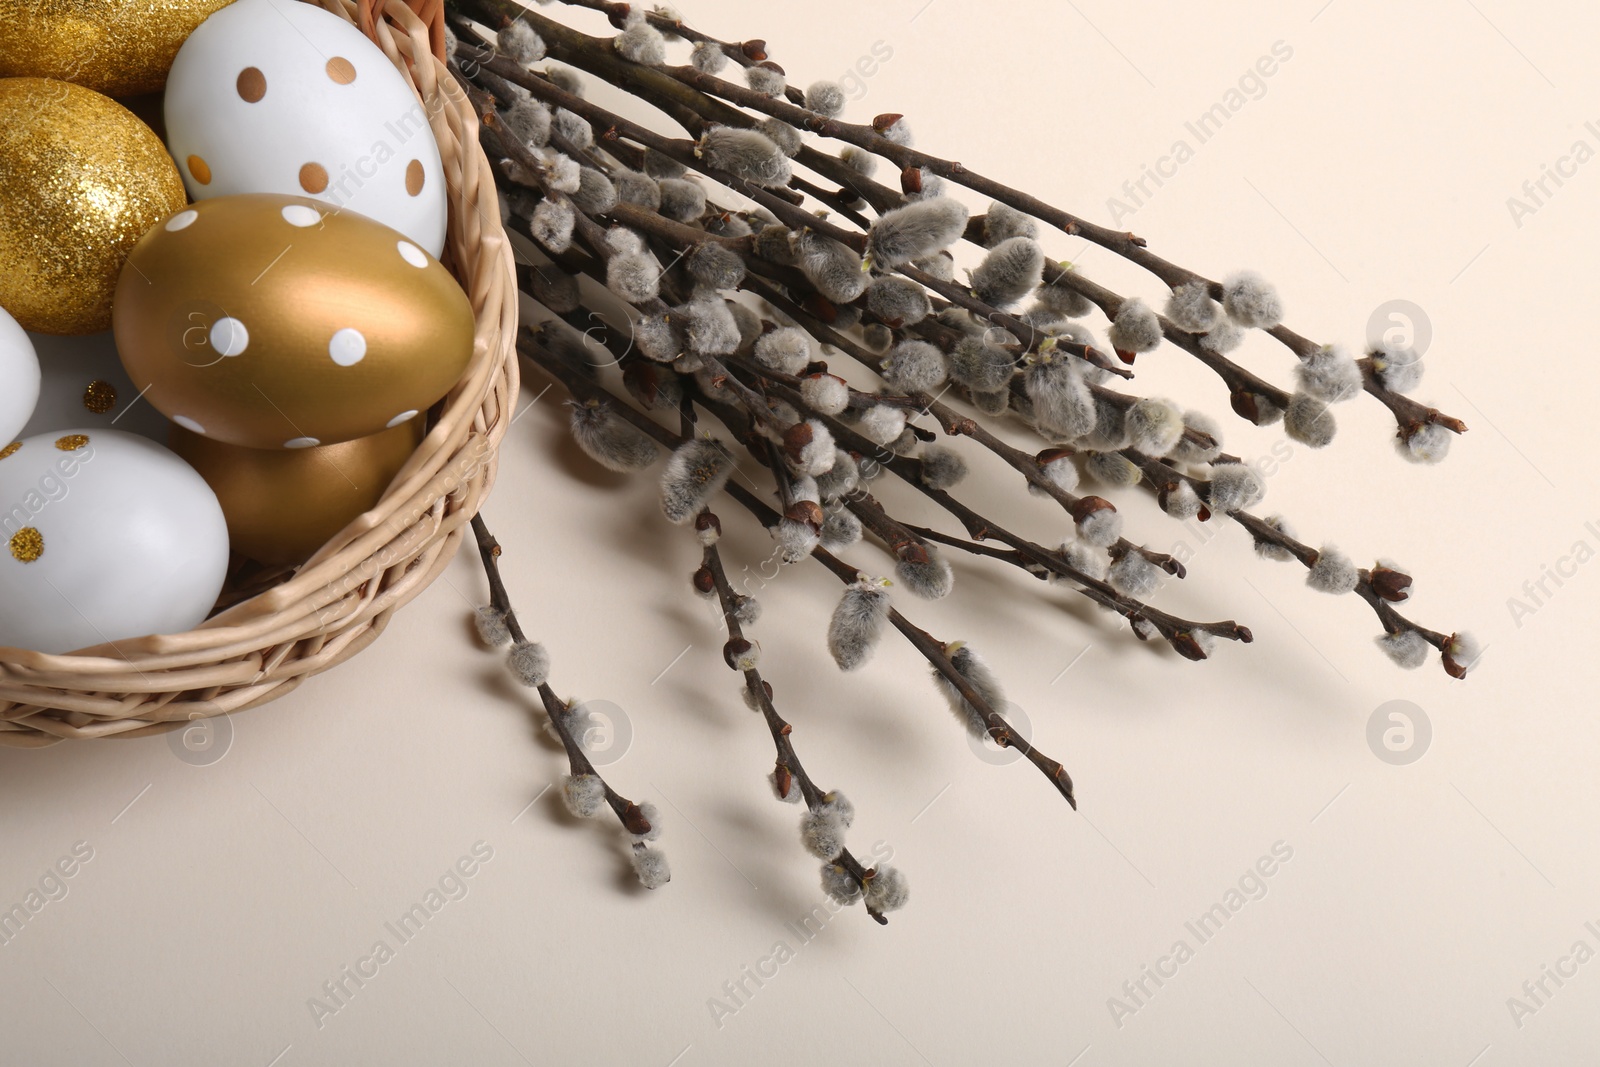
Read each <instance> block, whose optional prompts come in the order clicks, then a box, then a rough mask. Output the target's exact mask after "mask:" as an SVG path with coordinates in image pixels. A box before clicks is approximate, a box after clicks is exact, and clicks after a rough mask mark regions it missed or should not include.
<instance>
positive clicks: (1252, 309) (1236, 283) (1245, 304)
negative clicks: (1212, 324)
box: [1222, 270, 1283, 330]
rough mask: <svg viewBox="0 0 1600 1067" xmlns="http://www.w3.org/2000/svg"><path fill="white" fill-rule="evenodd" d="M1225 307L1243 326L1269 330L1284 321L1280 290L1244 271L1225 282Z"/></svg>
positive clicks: (1223, 296)
mask: <svg viewBox="0 0 1600 1067" xmlns="http://www.w3.org/2000/svg"><path fill="white" fill-rule="evenodd" d="M1222 306H1223V308H1224V309H1225V310H1226V311H1227V312H1228V317H1229V318H1231V319H1232V320H1233V321H1234V322H1237V323H1238V324H1239V325H1240V326H1244V327H1255V328H1257V329H1262V330H1270V329H1272V328H1273V327H1274V326H1276V325H1278V323H1280V322H1282V321H1283V301H1282V300H1280V299H1279V298H1278V291H1277V290H1276V289H1274V288H1273V287H1272V286H1271V285H1270V284H1269V283H1268V282H1267V281H1266V279H1264V278H1262V277H1261V275H1259V274H1257V273H1255V272H1254V271H1248V270H1242V271H1239V272H1238V273H1237V274H1234V275H1232V276H1230V277H1228V278H1226V279H1225V280H1224V281H1223V283H1222Z"/></svg>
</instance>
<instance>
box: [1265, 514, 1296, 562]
mask: <svg viewBox="0 0 1600 1067" xmlns="http://www.w3.org/2000/svg"><path fill="white" fill-rule="evenodd" d="M1261 521H1262V522H1264V523H1266V524H1267V525H1268V526H1270V527H1272V528H1273V529H1274V530H1277V531H1278V532H1279V533H1281V534H1283V535H1284V536H1285V537H1293V536H1294V531H1292V530H1290V529H1289V523H1288V522H1287V521H1286V520H1285V519H1284V518H1283V516H1282V515H1268V516H1267V517H1266V518H1264V519H1262V520H1261ZM1256 555H1258V556H1260V557H1261V558H1262V559H1275V560H1277V561H1279V562H1280V563H1288V562H1291V561H1292V560H1294V558H1295V555H1294V553H1293V552H1290V551H1289V550H1288V549H1287V548H1284V547H1283V546H1282V545H1280V544H1276V543H1274V542H1272V541H1267V540H1264V539H1262V538H1259V537H1258V538H1256Z"/></svg>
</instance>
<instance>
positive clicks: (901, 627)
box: [517, 331, 1078, 809]
mask: <svg viewBox="0 0 1600 1067" xmlns="http://www.w3.org/2000/svg"><path fill="white" fill-rule="evenodd" d="M517 348H518V351H519V352H521V353H522V354H523V355H524V356H526V357H528V358H529V359H530V360H532V361H533V362H534V363H535V364H536V365H537V366H539V367H541V368H543V369H544V370H545V371H546V372H548V373H549V374H551V375H552V376H553V377H555V378H556V379H557V380H559V381H561V382H562V383H563V384H564V385H565V386H566V387H567V389H568V390H569V391H570V392H572V393H573V395H574V396H577V397H579V398H581V399H588V398H591V397H592V398H595V399H600V400H604V401H605V402H607V403H608V404H610V405H611V406H612V409H613V410H614V411H615V412H616V413H617V414H618V415H619V416H620V417H622V418H624V419H626V420H627V421H628V422H629V423H631V424H632V425H633V426H635V427H636V428H638V429H639V430H641V431H643V432H644V433H645V434H647V435H648V436H650V437H651V438H652V439H654V440H655V441H656V442H657V443H658V444H660V445H662V446H663V447H665V448H667V449H669V450H670V449H675V448H678V447H679V446H681V445H683V444H684V443H685V442H686V441H687V440H688V438H686V437H684V436H682V435H680V434H675V433H673V432H672V431H670V430H668V429H666V428H665V427H663V426H661V425H660V424H659V423H657V422H656V421H655V420H653V419H650V418H648V417H646V416H645V415H643V414H642V413H640V412H639V411H637V410H635V409H634V408H633V406H632V405H630V404H627V403H625V402H624V401H622V400H621V399H620V398H619V397H617V396H616V395H615V394H614V393H612V392H611V391H610V390H609V389H607V388H606V387H605V386H603V385H601V384H600V383H599V382H598V381H596V380H595V379H594V378H593V376H592V373H591V371H590V369H588V368H583V369H580V368H577V367H574V366H572V365H570V364H569V363H568V362H566V361H564V360H563V359H562V358H561V356H560V355H558V354H557V353H556V352H555V351H554V350H552V349H550V348H547V347H545V346H544V345H543V344H541V343H540V342H539V341H538V340H537V339H536V338H535V337H534V336H533V335H532V333H531V332H528V331H524V334H523V336H522V338H520V339H519V342H518V345H517ZM758 459H759V456H758ZM723 492H725V493H727V494H728V495H729V496H730V497H732V498H733V500H735V501H736V502H737V503H738V504H739V505H740V506H741V507H743V508H744V509H745V510H746V511H748V512H750V513H751V515H753V516H754V517H755V519H756V521H757V522H759V523H761V525H762V526H763V527H764V528H767V529H771V528H773V527H775V526H777V524H778V523H779V522H780V521H781V519H782V516H781V515H779V514H778V512H776V511H775V510H773V509H772V508H771V507H770V506H768V505H767V504H766V503H764V502H763V501H762V500H761V499H760V498H758V497H757V496H756V495H755V494H754V493H752V492H750V491H749V490H748V489H746V488H744V487H743V486H741V485H739V484H737V483H736V482H729V483H728V484H727V485H726V486H725V487H724V489H723ZM811 558H812V559H813V560H816V561H817V562H818V563H820V564H822V565H823V566H824V567H826V568H827V569H828V571H829V572H830V573H832V574H833V576H834V577H835V578H837V579H839V581H840V582H842V583H844V584H845V585H849V584H850V583H852V582H855V581H858V580H860V579H861V578H862V577H864V576H865V575H864V573H863V572H861V571H859V570H857V569H856V568H855V567H852V566H850V565H849V564H848V563H845V562H843V561H842V560H840V559H838V558H837V557H836V556H834V555H833V554H832V553H830V552H829V551H828V550H827V549H825V548H822V547H821V546H820V545H819V546H817V547H815V548H813V549H812V550H811ZM889 622H890V623H891V624H892V625H893V626H894V628H895V629H896V630H897V631H898V632H899V633H900V635H901V636H902V637H904V638H905V639H906V641H907V642H908V643H910V644H911V646H912V647H913V648H915V649H916V650H917V651H918V652H919V653H920V654H921V655H922V657H923V659H925V660H927V662H928V664H929V666H931V667H932V668H933V669H934V670H935V671H936V672H937V673H938V674H939V676H940V677H942V678H943V679H944V680H945V681H947V682H949V683H950V685H951V687H952V688H953V689H955V690H956V692H957V693H959V694H960V695H961V697H962V698H963V699H964V700H966V701H967V703H969V704H970V705H972V707H973V708H974V709H976V710H977V712H978V715H979V717H980V718H981V719H982V720H983V721H984V723H986V724H987V727H988V730H989V736H990V737H991V738H992V739H993V740H994V741H995V743H996V744H998V745H1000V746H1002V747H1008V748H1015V749H1016V750H1017V751H1018V752H1020V753H1022V755H1023V756H1024V757H1025V758H1026V759H1027V760H1028V762H1029V763H1031V764H1033V766H1034V767H1035V768H1036V769H1037V770H1038V771H1039V772H1040V773H1041V774H1043V775H1044V776H1045V778H1046V779H1047V780H1048V781H1049V782H1050V783H1051V785H1053V786H1055V788H1056V790H1057V791H1058V792H1059V793H1060V794H1061V795H1062V797H1063V798H1065V800H1066V801H1067V803H1068V804H1070V805H1071V806H1072V807H1073V808H1074V809H1076V808H1077V806H1078V801H1077V798H1076V796H1075V795H1074V792H1073V786H1072V777H1071V776H1070V775H1069V774H1068V773H1067V769H1066V767H1064V766H1063V765H1062V764H1061V762H1060V761H1059V760H1055V759H1052V758H1050V757H1049V756H1046V755H1045V754H1044V753H1043V752H1040V751H1039V750H1038V749H1037V748H1036V747H1034V746H1033V744H1031V743H1030V742H1029V741H1028V739H1027V738H1025V737H1023V736H1022V735H1021V734H1020V733H1018V732H1017V731H1016V730H1015V729H1014V728H1013V727H1012V726H1011V725H1010V723H1009V722H1007V721H1006V719H1005V717H1004V716H1002V715H1001V714H1000V712H999V710H998V709H996V708H994V707H993V706H991V705H990V704H989V702H988V701H986V700H985V699H984V698H983V696H982V695H981V694H979V693H978V692H977V691H976V690H975V689H974V688H973V687H972V684H971V683H970V682H969V681H967V678H966V676H965V675H963V674H962V673H961V672H960V671H959V670H957V669H956V667H955V664H953V663H952V662H950V657H949V655H948V654H947V653H946V652H945V648H946V645H945V643H944V642H942V641H940V640H938V639H937V638H935V637H934V636H933V635H932V634H930V633H928V631H926V630H924V629H922V628H921V627H919V626H917V625H916V624H915V623H913V622H911V620H909V619H907V618H906V617H905V615H904V614H902V613H901V612H900V610H899V609H898V608H893V607H891V608H890V609H889Z"/></svg>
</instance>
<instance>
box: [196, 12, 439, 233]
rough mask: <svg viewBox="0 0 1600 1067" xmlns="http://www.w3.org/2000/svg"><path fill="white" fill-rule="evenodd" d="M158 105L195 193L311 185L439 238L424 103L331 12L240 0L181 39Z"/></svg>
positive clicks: (435, 176) (434, 166) (434, 154)
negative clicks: (162, 105) (163, 100)
mask: <svg viewBox="0 0 1600 1067" xmlns="http://www.w3.org/2000/svg"><path fill="white" fill-rule="evenodd" d="M165 112H166V124H167V147H168V149H169V150H170V151H171V152H172V157H173V159H175V160H176V161H177V164H178V171H179V172H180V173H181V174H182V175H183V181H184V184H185V185H186V186H187V187H188V189H189V195H190V196H191V197H192V198H193V199H195V200H203V199H207V198H209V197H217V196H229V195H231V194H234V193H293V194H297V195H301V196H314V197H317V198H318V199H320V200H325V201H327V202H328V203H330V204H336V205H338V206H340V207H344V208H348V209H349V210H351V211H355V212H357V213H359V214H362V215H366V216H368V217H369V218H373V219H377V220H378V221H379V222H382V223H384V224H385V225H387V226H389V227H390V228H392V229H396V230H399V231H400V232H401V233H403V234H405V235H406V236H407V237H409V238H410V239H411V240H412V241H414V242H416V243H417V244H419V245H421V246H422V247H423V248H425V249H427V250H428V251H429V252H431V253H432V254H433V255H434V256H438V255H439V254H440V253H441V252H442V251H443V249H444V239H445V226H446V223H447V214H446V213H447V206H446V198H445V184H444V168H443V165H442V164H441V163H440V160H439V146H438V144H437V142H435V141H434V138H433V131H432V130H431V129H430V128H429V126H428V117H427V113H426V112H425V111H424V109H423V107H422V104H421V102H420V101H418V99H417V97H416V94H414V93H413V92H412V91H411V89H410V88H409V87H408V86H407V85H406V82H405V79H404V78H402V77H401V75H400V73H399V71H397V70H396V69H395V68H394V65H393V64H392V63H390V62H389V60H388V58H387V57H386V56H384V54H383V53H382V52H381V51H379V49H378V47H377V46H376V45H374V44H373V43H372V42H371V41H369V40H367V38H366V37H365V36H364V35H363V34H362V33H361V31H359V30H357V29H356V28H355V27H354V26H352V25H350V24H349V23H348V22H345V21H344V20H343V19H341V18H339V17H338V16H337V15H334V14H331V13H330V12H327V11H323V10H321V9H319V8H317V7H315V6H313V5H311V4H305V3H300V2H299V0H237V2H236V3H233V4H230V5H229V6H227V7H225V8H223V9H222V10H220V11H218V12H216V13H215V14H213V15H212V16H211V17H210V18H208V19H206V20H205V22H203V23H201V24H200V26H199V28H197V29H196V30H195V31H194V33H193V34H191V35H190V36H189V39H188V40H187V41H185V42H184V44H183V47H182V48H181V49H179V50H178V56H177V58H176V59H175V60H174V61H173V64H172V72H171V74H170V75H169V76H168V77H167V90H166V104H165ZM182 217H183V215H182V213H180V214H179V215H178V216H175V218H182ZM171 225H172V223H171V222H169V223H168V226H169V228H170V227H171Z"/></svg>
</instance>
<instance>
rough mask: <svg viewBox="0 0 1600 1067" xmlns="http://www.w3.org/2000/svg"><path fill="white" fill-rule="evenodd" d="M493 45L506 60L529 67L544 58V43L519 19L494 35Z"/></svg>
mask: <svg viewBox="0 0 1600 1067" xmlns="http://www.w3.org/2000/svg"><path fill="white" fill-rule="evenodd" d="M495 43H496V44H498V45H499V48H500V52H501V54H502V55H504V56H505V57H506V58H507V59H510V60H513V61H515V62H517V63H519V64H521V65H522V66H524V67H526V66H530V65H531V64H534V63H537V62H539V60H541V59H543V58H544V41H543V40H541V39H540V37H539V35H538V34H537V33H535V32H534V31H533V27H532V26H529V25H528V24H527V23H526V22H523V21H522V20H521V19H514V20H512V21H511V22H509V23H507V24H506V26H505V28H504V29H502V30H501V31H500V32H499V33H498V34H496V35H495Z"/></svg>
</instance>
